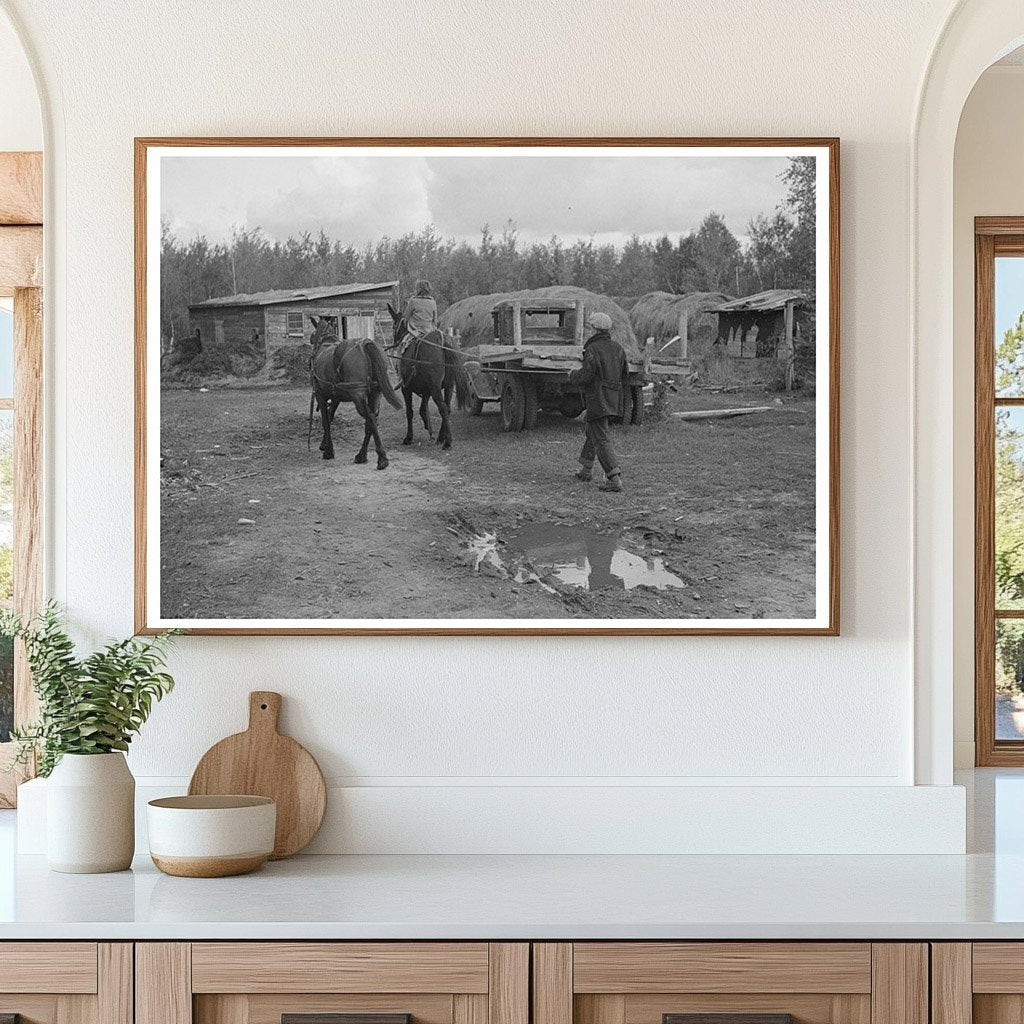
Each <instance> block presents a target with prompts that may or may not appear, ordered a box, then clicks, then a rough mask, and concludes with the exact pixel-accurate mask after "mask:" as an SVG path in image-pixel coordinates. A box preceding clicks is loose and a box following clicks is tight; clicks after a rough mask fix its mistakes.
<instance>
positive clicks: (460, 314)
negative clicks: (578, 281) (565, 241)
mask: <svg viewBox="0 0 1024 1024" xmlns="http://www.w3.org/2000/svg"><path fill="white" fill-rule="evenodd" d="M508 299H525V300H527V301H530V300H545V299H548V300H551V299H557V300H561V301H564V302H582V303H583V305H584V308H585V310H586V312H587V313H607V314H608V315H609V316H610V317H611V318H612V337H613V338H614V339H615V340H616V341H617V342H618V343H619V344H620V345H622V346H623V347H624V348H625V349H626V351H627V352H628V353H629V354H630V355H633V356H634V357H636V358H639V356H640V346H639V345H638V344H637V340H636V335H635V334H634V333H633V328H632V327H631V326H630V323H629V317H628V316H627V315H626V312H625V310H623V308H622V307H621V306H620V305H619V304H618V303H617V302H615V301H614V299H610V298H608V296H607V295H598V294H597V293H596V292H590V291H587V289H586V288H574V287H571V286H569V285H552V286H551V287H550V288H535V289H532V290H531V289H527V290H524V291H518V292H496V293H495V294H493V295H471V296H470V297H469V298H468V299H461V300H460V301H459V302H456V303H453V304H452V305H451V306H449V307H448V308H447V309H446V310H445V311H444V313H442V314H441V317H440V319H439V321H438V324H439V326H440V327H441V329H442V330H443V331H448V330H449V329H452V330H455V331H458V332H459V334H460V335H461V338H462V347H463V349H467V348H476V347H477V345H490V344H493V343H494V320H493V318H492V317H491V313H492V312H493V310H494V307H495V306H496V305H497V304H498V303H499V302H504V301H506V300H508ZM584 334H585V336H586V335H587V332H584Z"/></svg>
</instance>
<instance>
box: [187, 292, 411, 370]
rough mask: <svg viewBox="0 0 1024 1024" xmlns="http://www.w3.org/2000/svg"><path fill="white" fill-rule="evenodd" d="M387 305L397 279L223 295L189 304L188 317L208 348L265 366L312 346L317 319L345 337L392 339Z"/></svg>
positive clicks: (393, 296)
mask: <svg viewBox="0 0 1024 1024" xmlns="http://www.w3.org/2000/svg"><path fill="white" fill-rule="evenodd" d="M389 302H390V303H392V305H395V306H397V305H398V282H397V281H381V282H378V283H377V284H338V285H328V286H326V287H321V288H285V289H278V290H276V291H269V292H254V293H252V294H243V295H224V296H220V297H218V298H215V299H207V300H206V301H205V302H197V303H196V304H195V305H192V306H189V307H188V318H189V326H190V328H191V331H192V335H193V337H194V336H195V334H196V331H198V332H199V341H200V343H201V345H202V348H203V349H204V350H210V349H214V350H216V349H220V350H222V351H227V352H228V353H230V354H231V355H239V356H242V355H244V356H247V357H249V358H251V359H253V360H254V361H258V362H265V361H267V360H269V359H270V358H271V356H272V355H273V353H274V352H275V351H277V350H278V349H282V348H289V347H294V346H296V345H302V344H308V343H309V340H310V336H311V335H312V333H313V328H314V324H313V320H312V318H313V317H317V318H318V319H319V318H320V317H328V318H329V319H330V320H331V321H333V323H332V326H333V327H334V329H335V330H336V332H337V333H338V334H339V336H341V337H344V338H373V337H378V338H379V337H380V331H385V332H387V333H386V336H387V337H390V334H391V328H392V324H391V315H390V314H389V313H388V309H387V304H388V303H389Z"/></svg>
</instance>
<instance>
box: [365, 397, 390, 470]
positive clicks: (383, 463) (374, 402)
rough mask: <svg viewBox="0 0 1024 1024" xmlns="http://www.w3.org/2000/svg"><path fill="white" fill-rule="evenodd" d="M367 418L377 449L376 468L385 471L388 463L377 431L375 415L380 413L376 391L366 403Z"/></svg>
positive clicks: (386, 454) (374, 445)
mask: <svg viewBox="0 0 1024 1024" xmlns="http://www.w3.org/2000/svg"><path fill="white" fill-rule="evenodd" d="M367 404H368V407H369V408H368V409H367V412H368V413H369V417H368V419H367V421H366V422H367V423H368V424H369V429H370V431H371V433H372V434H373V447H374V448H376V449H377V468H378V469H387V468H388V466H389V465H390V463H389V462H388V453H387V452H386V451H384V442H383V441H381V439H380V432H379V431H378V430H377V413H378V412H379V411H380V392H379V391H378V392H377V393H376V394H375V395H371V396H370V401H369V402H368V403H367Z"/></svg>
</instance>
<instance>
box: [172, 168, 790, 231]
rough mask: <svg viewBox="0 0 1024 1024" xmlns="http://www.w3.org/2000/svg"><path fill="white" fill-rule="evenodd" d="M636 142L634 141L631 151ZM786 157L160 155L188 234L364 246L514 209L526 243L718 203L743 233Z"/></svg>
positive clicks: (487, 220) (497, 225)
mask: <svg viewBox="0 0 1024 1024" xmlns="http://www.w3.org/2000/svg"><path fill="white" fill-rule="evenodd" d="M627 152H628V151H627ZM786 164H787V161H786V159H785V158H784V157H778V156H774V155H772V156H764V155H757V154H754V155H750V156H746V155H732V154H730V155H728V156H719V155H708V156H694V155H685V156H683V155H677V154H673V155H655V154H652V153H651V152H650V151H646V152H645V153H644V154H643V155H612V156H598V155H593V154H580V155H575V156H572V155H567V156H562V155H557V156H534V157H531V156H508V155H505V156H499V155H492V154H485V155H468V156H443V155H428V156H425V155H421V154H412V155H408V156H396V155H391V154H389V155H365V154H358V155H348V154H347V153H341V154H339V155H337V156H335V155H331V156H320V155H316V156H310V155H305V154H301V153H297V154H296V155H291V156H288V155H285V156H282V155H276V154H275V155H258V156H249V155H239V156H224V155H199V156H164V157H163V158H162V160H161V171H160V174H161V214H162V217H163V218H164V219H165V220H167V221H168V222H169V223H170V226H171V230H172V231H173V232H174V234H175V235H176V236H177V237H178V238H179V239H181V240H187V239H190V238H192V237H194V236H196V235H205V236H206V237H207V238H208V239H209V240H210V241H222V240H224V239H226V238H229V237H230V235H231V232H232V229H233V228H250V229H251V228H256V227H259V228H261V229H262V230H263V232H264V233H265V234H266V235H267V236H269V237H270V238H271V239H278V240H284V239H286V238H288V237H289V236H290V235H297V234H300V233H301V232H303V231H309V232H311V233H313V234H317V233H318V232H319V231H320V229H321V228H322V229H323V230H324V231H325V232H326V233H327V235H328V236H329V237H331V238H336V239H339V240H341V241H342V242H344V243H347V244H351V245H354V246H356V247H357V248H358V247H361V246H363V245H365V244H366V243H367V242H374V241H376V240H377V239H378V238H380V237H381V236H383V235H390V236H392V237H394V236H397V235H402V234H404V233H406V232H408V231H418V230H420V229H421V228H422V227H424V226H425V225H427V224H433V225H434V227H435V228H436V229H437V231H438V232H439V233H440V234H441V235H443V236H445V237H449V236H454V237H455V238H457V239H468V240H470V241H473V242H475V241H477V240H478V239H479V236H480V229H481V227H482V226H483V225H484V224H489V225H490V227H491V230H492V231H494V232H495V233H496V234H497V233H500V231H501V228H502V226H503V225H504V224H505V222H506V221H508V220H509V219H511V220H513V221H515V223H516V226H517V227H518V229H519V234H520V238H521V239H522V240H523V241H525V242H530V241H534V240H536V239H547V238H550V237H551V235H552V234H557V235H559V236H560V237H561V238H562V239H564V240H566V241H570V240H572V239H575V238H580V237H582V238H589V237H594V239H595V240H596V241H597V242H602V243H603V242H612V243H614V244H621V243H622V242H623V241H625V239H626V238H628V237H629V236H630V235H632V234H634V233H635V234H639V235H641V236H644V237H660V236H661V235H663V234H668V235H669V236H670V237H673V238H674V237H676V236H678V235H681V234H685V233H686V232H688V231H691V230H693V229H694V228H696V227H697V226H698V225H699V224H700V222H701V220H702V219H703V218H704V216H705V214H707V213H708V212H709V211H711V210H715V211H717V212H718V213H720V214H721V215H722V216H723V217H724V218H725V220H726V223H727V224H728V225H729V227H730V228H731V229H732V231H733V233H734V234H736V235H737V236H738V237H741V238H743V237H745V236H746V233H747V224H748V222H749V221H750V219H751V217H753V216H755V215H756V214H758V213H766V214H770V213H771V212H772V211H774V209H775V207H776V206H777V205H778V204H779V202H780V201H781V200H782V197H783V195H784V192H785V189H784V186H783V184H782V182H781V181H780V180H779V174H780V172H781V171H782V170H783V169H784V168H785V167H786Z"/></svg>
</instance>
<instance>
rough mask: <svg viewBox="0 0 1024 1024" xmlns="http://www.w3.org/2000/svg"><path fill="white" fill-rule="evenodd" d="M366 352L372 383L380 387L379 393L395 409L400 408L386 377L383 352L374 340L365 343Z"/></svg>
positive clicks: (385, 363) (386, 366) (386, 368)
mask: <svg viewBox="0 0 1024 1024" xmlns="http://www.w3.org/2000/svg"><path fill="white" fill-rule="evenodd" d="M366 353H367V355H368V356H369V357H370V373H371V374H372V376H373V380H374V383H375V384H376V385H377V387H379V388H380V393H381V394H382V395H383V396H384V397H385V398H386V399H387V400H388V402H389V403H390V404H391V405H393V406H394V407H395V408H396V409H401V408H402V403H401V402H400V401H399V400H398V398H397V397H396V396H395V389H394V388H393V387H392V386H391V381H390V379H389V378H388V363H387V360H386V359H385V358H384V353H383V352H381V350H380V349H379V348H378V347H377V343H376V342H375V341H371V342H369V343H368V344H367V346H366Z"/></svg>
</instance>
